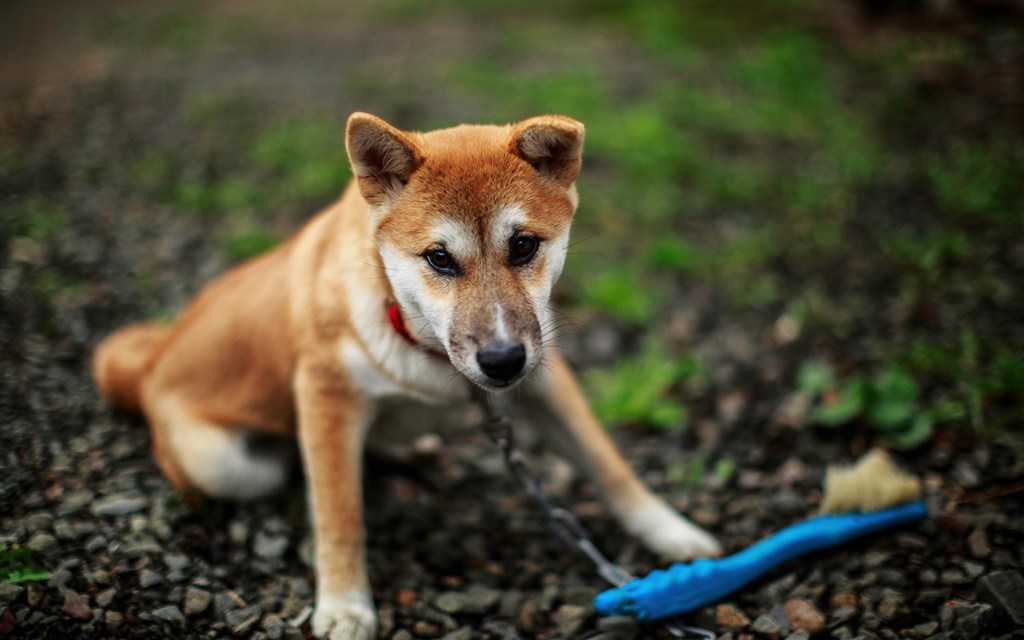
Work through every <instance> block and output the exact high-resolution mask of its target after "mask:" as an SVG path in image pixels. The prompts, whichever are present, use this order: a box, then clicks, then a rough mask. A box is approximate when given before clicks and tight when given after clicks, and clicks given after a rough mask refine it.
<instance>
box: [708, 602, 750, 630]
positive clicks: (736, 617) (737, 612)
mask: <svg viewBox="0 0 1024 640" xmlns="http://www.w3.org/2000/svg"><path fill="white" fill-rule="evenodd" d="M715 623H716V624H717V625H718V626H720V627H725V628H726V629H744V628H746V627H747V626H748V625H750V618H748V617H747V614H745V613H743V611H742V610H741V609H739V608H738V607H737V606H736V605H732V604H720V605H718V607H717V608H716V609H715Z"/></svg>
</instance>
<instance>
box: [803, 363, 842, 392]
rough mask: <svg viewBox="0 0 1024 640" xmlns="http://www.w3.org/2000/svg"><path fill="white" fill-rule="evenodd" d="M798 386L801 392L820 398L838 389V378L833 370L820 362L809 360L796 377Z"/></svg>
mask: <svg viewBox="0 0 1024 640" xmlns="http://www.w3.org/2000/svg"><path fill="white" fill-rule="evenodd" d="M796 385H797V388H798V389H800V391H802V392H804V393H806V394H808V395H811V396H818V395H821V394H822V393H824V392H825V391H828V390H829V389H835V388H836V377H835V375H834V374H833V373H832V368H831V367H829V366H828V365H827V364H825V363H824V362H822V361H820V360H809V361H807V362H805V363H804V364H803V366H801V367H800V373H798V374H797V376H796Z"/></svg>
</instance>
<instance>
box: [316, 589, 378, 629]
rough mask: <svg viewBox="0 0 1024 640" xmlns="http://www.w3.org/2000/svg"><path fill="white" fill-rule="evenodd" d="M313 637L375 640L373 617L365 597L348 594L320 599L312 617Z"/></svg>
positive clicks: (368, 601)
mask: <svg viewBox="0 0 1024 640" xmlns="http://www.w3.org/2000/svg"><path fill="white" fill-rule="evenodd" d="M313 635H315V636H316V637H317V638H321V639H322V640H372V639H373V638H375V637H377V614H376V613H375V612H374V610H373V603H372V602H371V601H370V598H369V596H368V595H366V594H365V593H363V592H361V591H352V592H349V593H346V594H342V595H337V596H322V597H318V598H317V601H316V612H315V613H314V614H313Z"/></svg>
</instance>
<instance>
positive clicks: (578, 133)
mask: <svg viewBox="0 0 1024 640" xmlns="http://www.w3.org/2000/svg"><path fill="white" fill-rule="evenodd" d="M509 147H510V150H511V151H512V153H514V154H515V155H517V156H519V157H520V158H522V159H523V160H526V161H527V162H529V163H530V164H531V165H532V166H533V168H534V169H536V170H537V171H539V172H540V173H541V174H542V175H544V176H547V177H549V178H551V179H553V180H555V181H556V182H557V183H558V184H560V185H562V186H563V187H565V188H566V189H568V188H569V187H570V186H572V183H573V181H574V180H576V176H577V175H579V172H580V163H581V161H582V157H583V123H581V122H578V121H576V120H573V119H572V118H567V117H566V116H538V117H536V118H529V119H527V120H523V121H522V122H520V123H517V124H515V125H513V126H512V137H511V140H510V142H509Z"/></svg>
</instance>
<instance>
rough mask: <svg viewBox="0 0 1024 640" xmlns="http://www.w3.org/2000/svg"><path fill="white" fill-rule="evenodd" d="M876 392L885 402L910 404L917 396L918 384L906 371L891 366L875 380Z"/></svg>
mask: <svg viewBox="0 0 1024 640" xmlns="http://www.w3.org/2000/svg"><path fill="white" fill-rule="evenodd" d="M875 391H876V392H877V394H878V396H879V397H880V398H882V399H883V400H885V401H892V402H895V401H901V400H902V401H905V402H910V401H912V400H913V399H914V397H915V396H917V383H916V382H914V378H913V377H911V375H910V374H909V373H907V372H906V371H905V370H903V369H902V368H900V367H897V366H893V365H890V366H888V367H886V368H885V370H884V371H882V374H881V375H880V376H878V379H877V380H875Z"/></svg>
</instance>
